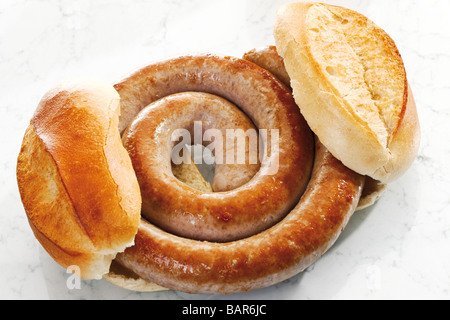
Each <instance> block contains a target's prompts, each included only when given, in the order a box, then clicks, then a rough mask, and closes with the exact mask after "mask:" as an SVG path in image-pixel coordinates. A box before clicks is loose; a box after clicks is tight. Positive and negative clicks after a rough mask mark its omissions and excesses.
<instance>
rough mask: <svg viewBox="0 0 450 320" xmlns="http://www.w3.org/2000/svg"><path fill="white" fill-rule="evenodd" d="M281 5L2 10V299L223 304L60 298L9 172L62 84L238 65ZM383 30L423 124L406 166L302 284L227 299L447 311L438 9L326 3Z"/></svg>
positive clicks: (444, 77)
mask: <svg viewBox="0 0 450 320" xmlns="http://www.w3.org/2000/svg"><path fill="white" fill-rule="evenodd" d="M286 2H288V1H284V0H265V1H259V0H227V1H222V0H220V1H219V0H210V1H206V0H189V1H187V0H170V1H167V0H151V1H145V0H140V1H138V0H133V1H129V0H96V1H89V0H79V1H71V0H2V1H0V91H1V94H0V115H1V117H0V122H1V124H2V128H4V129H5V131H4V133H3V134H2V135H1V136H0V145H1V152H0V174H1V176H0V299H221V298H230V297H227V296H225V297H223V296H204V295H189V294H184V293H179V292H173V291H166V292H158V293H146V294H140V293H132V292H128V291H125V290H122V289H119V288H116V287H114V286H113V285H111V284H109V283H108V282H107V281H105V280H101V281H91V282H88V281H83V282H82V283H81V288H80V289H68V287H67V285H66V280H67V279H68V274H66V273H65V270H63V269H62V268H61V267H59V266H58V265H56V264H55V263H54V262H53V260H52V259H51V258H49V256H48V255H47V254H46V252H45V251H44V250H43V249H42V248H41V247H40V245H39V244H38V242H37V241H36V240H35V238H34V237H33V235H32V232H31V230H30V228H29V226H28V223H27V220H26V216H25V213H24V210H23V207H22V204H21V202H20V198H19V194H18V190H17V185H16V180H15V165H16V157H17V155H18V152H19V148H20V144H21V140H22V137H23V134H24V132H25V128H26V127H27V125H28V122H29V120H30V118H31V115H32V114H33V112H34V109H35V107H36V105H37V103H38V101H39V100H40V98H41V96H42V95H43V94H44V93H45V91H46V90H47V89H49V88H50V87H52V86H53V85H54V84H56V83H58V82H59V81H61V80H64V79H69V78H74V77H96V78H100V79H104V80H106V81H110V82H113V81H115V80H117V79H118V78H121V77H122V76H123V75H124V74H126V73H128V72H130V71H132V70H134V69H136V68H138V67H140V66H142V65H144V64H146V63H148V62H150V61H153V60H157V59H160V58H166V57H170V56H176V55H179V54H182V53H192V52H212V53H219V54H227V55H235V56H241V55H242V54H243V53H244V52H245V51H246V50H248V49H251V48H253V47H260V46H265V45H267V44H272V43H273V38H272V24H273V21H274V17H275V12H276V10H277V8H278V7H279V6H280V5H281V4H283V3H286ZM326 2H330V3H334V4H339V5H345V6H347V7H349V8H351V9H355V10H357V11H360V12H362V13H364V14H366V15H367V16H369V17H370V18H371V19H372V20H374V21H375V22H376V23H377V24H378V25H380V26H381V27H383V28H384V29H385V30H386V31H387V32H388V33H389V34H390V35H391V36H392V38H393V39H394V40H395V41H396V43H397V45H398V47H399V49H400V52H401V53H402V55H403V58H404V61H405V65H406V68H407V72H408V75H409V80H410V83H411V86H412V88H413V91H414V93H415V98H416V101H417V105H418V109H419V116H420V119H421V124H422V132H423V138H422V145H421V148H420V154H419V157H418V159H417V161H416V162H415V163H414V165H413V166H412V167H411V169H410V170H409V171H408V172H407V174H406V175H405V176H403V177H402V178H401V179H399V180H398V181H396V182H394V183H392V184H391V185H389V188H388V191H387V192H386V194H385V195H384V197H383V198H382V199H381V200H380V201H379V202H378V203H377V204H376V205H375V206H374V207H372V208H370V209H367V210H365V211H363V212H361V213H359V214H356V215H355V216H354V217H353V218H352V220H351V221H350V223H349V225H348V227H347V228H346V229H345V231H344V233H343V234H342V236H341V237H340V239H339V240H338V242H337V243H336V245H335V246H334V247H333V248H332V249H331V250H330V251H329V252H328V253H326V255H325V256H324V257H322V259H320V260H319V261H318V262H317V263H316V264H314V265H313V266H312V267H310V268H309V269H308V270H307V271H306V272H304V273H302V274H299V275H298V276H296V277H294V278H292V279H290V280H288V281H285V282H284V283H281V284H279V285H276V286H273V287H270V288H266V289H262V290H258V291H254V292H250V293H244V294H239V295H235V296H232V298H236V299H448V298H450V192H449V190H450V173H449V172H450V170H448V166H449V164H448V162H449V160H450V143H448V142H447V140H448V139H449V137H450V125H449V123H450V106H449V101H450V83H449V80H448V79H449V78H448V75H449V74H450V32H449V27H448V13H449V12H450V2H449V1H447V0H433V1H432V0H414V1H413V0H408V1H406V0H360V1H357V0H336V1H326Z"/></svg>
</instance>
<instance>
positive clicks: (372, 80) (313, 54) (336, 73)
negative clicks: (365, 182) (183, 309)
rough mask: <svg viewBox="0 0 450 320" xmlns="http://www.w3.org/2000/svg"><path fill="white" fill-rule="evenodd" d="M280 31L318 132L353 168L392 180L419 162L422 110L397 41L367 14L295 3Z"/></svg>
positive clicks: (304, 107) (282, 49) (294, 82)
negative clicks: (412, 90)
mask: <svg viewBox="0 0 450 320" xmlns="http://www.w3.org/2000/svg"><path fill="white" fill-rule="evenodd" d="M274 36H275V40H276V44H277V50H278V53H279V54H280V55H281V56H282V57H283V58H284V61H285V66H286V70H287V72H288V74H289V76H290V78H291V86H292V88H293V91H294V96H295V99H296V102H297V104H298V105H299V107H300V109H301V112H302V114H303V116H304V117H305V119H306V120H307V122H308V124H309V125H310V127H311V129H312V130H313V131H314V133H315V134H316V135H317V136H318V137H319V139H320V140H321V142H322V143H323V144H324V145H325V146H326V147H327V148H328V150H330V152H331V153H332V154H333V155H334V156H335V157H336V158H338V159H339V160H341V161H342V162H343V163H344V164H345V165H346V166H347V167H349V168H351V169H352V170H354V171H356V172H358V173H360V174H363V175H367V176H370V177H372V178H373V179H375V180H378V181H381V182H382V183H388V182H390V181H393V180H395V179H396V178H398V177H400V176H401V175H402V174H403V173H404V172H405V171H406V170H407V169H408V168H409V167H410V165H411V163H412V162H413V160H414V159H415V157H416V155H417V152H418V147H419V143H420V125H419V120H418V117H417V110H416V106H415V103H414V99H413V96H412V92H411V90H410V88H409V85H408V81H407V77H406V72H405V68H404V65H403V61H402V58H401V56H400V53H399V52H398V50H397V47H396V45H395V43H394V41H393V40H392V39H391V38H390V37H389V36H388V35H387V34H386V33H385V32H384V31H383V30H382V29H380V28H379V27H378V26H376V25H375V24H374V23H373V22H372V21H370V20H369V19H367V18H366V17H365V16H363V15H361V14H359V13H357V12H355V11H352V10H349V9H345V8H341V7H337V6H331V5H327V4H321V3H308V2H299V3H290V4H287V5H285V6H283V7H282V8H281V9H280V10H279V11H278V15H277V20H276V23H275V26H274Z"/></svg>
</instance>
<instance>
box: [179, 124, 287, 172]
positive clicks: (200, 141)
mask: <svg viewBox="0 0 450 320" xmlns="http://www.w3.org/2000/svg"><path fill="white" fill-rule="evenodd" d="M193 136H194V137H193V139H192V134H191V131H189V130H187V129H176V130H174V131H173V132H172V135H171V141H172V142H177V143H176V144H175V146H174V147H173V150H172V162H173V163H174V164H176V165H180V164H190V163H192V158H191V157H190V153H189V152H186V150H187V148H188V146H191V145H205V143H204V142H205V141H206V142H210V143H209V144H208V145H205V147H206V148H207V149H209V150H210V151H211V152H212V154H213V155H214V160H215V161H214V162H215V164H216V165H221V164H226V165H244V164H249V165H254V164H258V163H261V168H262V170H261V174H263V175H274V174H276V173H277V172H278V169H279V150H280V149H279V148H280V146H279V145H280V134H279V130H278V129H259V130H256V129H248V130H246V131H244V130H243V129H225V130H219V129H211V128H209V129H205V130H204V129H203V123H202V122H201V121H195V122H194V130H193ZM205 159H208V158H207V157H195V164H202V163H203V161H205ZM205 162H206V164H213V163H208V160H206V161H205Z"/></svg>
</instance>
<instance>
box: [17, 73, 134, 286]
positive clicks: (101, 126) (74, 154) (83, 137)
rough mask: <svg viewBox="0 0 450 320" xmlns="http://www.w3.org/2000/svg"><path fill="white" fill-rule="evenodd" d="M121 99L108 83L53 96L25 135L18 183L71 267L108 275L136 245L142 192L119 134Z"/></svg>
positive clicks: (50, 246) (33, 215)
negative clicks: (119, 255) (118, 259)
mask: <svg viewBox="0 0 450 320" xmlns="http://www.w3.org/2000/svg"><path fill="white" fill-rule="evenodd" d="M118 112H119V96H118V94H117V92H115V90H114V89H113V88H112V86H108V85H105V84H101V83H98V82H93V81H88V82H72V83H65V84H62V85H60V86H58V87H56V88H54V89H53V90H51V91H49V92H48V93H47V94H46V95H45V96H44V98H43V99H42V100H41V102H40V104H39V106H38V108H37V110H36V112H35V114H34V117H33V119H32V121H31V124H30V126H29V128H28V130H27V132H26V134H25V137H24V140H23V144H22V149H21V152H20V154H19V157H18V163H17V181H18V186H19V190H20V194H21V197H22V202H23V204H24V208H25V211H26V212H27V216H28V219H29V222H30V225H31V227H32V229H33V231H34V233H35V235H36V237H37V238H38V240H39V241H40V242H41V244H42V245H43V247H44V248H45V249H46V250H47V251H48V252H49V254H50V255H51V256H52V257H53V258H54V259H55V260H56V261H57V262H58V263H59V264H61V265H62V266H63V267H66V268H67V267H68V266H71V265H77V266H78V267H80V271H81V274H80V276H81V277H82V278H85V279H91V278H97V279H98V278H101V276H102V275H103V274H105V273H107V272H108V270H109V264H110V263H111V261H112V259H113V258H114V257H115V255H116V254H117V253H118V252H121V251H123V250H125V248H127V247H128V246H130V245H132V244H133V243H134V236H135V235H136V233H137V229H138V225H139V221H140V205H141V198H140V191H139V185H138V183H137V179H136V177H135V175H134V170H133V168H132V166H131V160H130V159H129V156H128V153H127V152H126V150H125V149H124V148H123V146H122V144H121V139H120V134H119V130H118Z"/></svg>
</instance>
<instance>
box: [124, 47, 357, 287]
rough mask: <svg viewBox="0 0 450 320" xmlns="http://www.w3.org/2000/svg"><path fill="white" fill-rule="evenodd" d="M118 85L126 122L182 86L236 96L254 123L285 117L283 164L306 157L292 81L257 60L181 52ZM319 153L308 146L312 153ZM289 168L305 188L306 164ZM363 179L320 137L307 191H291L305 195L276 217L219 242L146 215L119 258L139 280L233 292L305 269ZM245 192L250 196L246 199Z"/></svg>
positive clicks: (328, 240) (327, 242) (352, 203)
mask: <svg viewBox="0 0 450 320" xmlns="http://www.w3.org/2000/svg"><path fill="white" fill-rule="evenodd" d="M116 89H117V90H118V92H119V94H120V95H121V98H122V110H123V111H122V114H123V117H122V121H121V123H122V125H121V129H122V130H124V129H125V128H126V127H127V126H128V124H129V123H130V122H131V121H132V119H133V118H134V117H135V116H136V115H137V114H138V113H139V112H140V110H141V109H143V108H144V107H145V106H147V105H148V104H150V103H152V102H153V101H155V100H158V99H160V98H162V97H165V96H167V95H170V94H173V93H177V92H180V91H203V92H208V93H213V94H216V95H219V96H221V97H224V98H226V99H228V100H230V101H232V102H233V103H235V104H236V105H238V106H239V107H240V108H241V109H242V110H244V111H245V112H246V113H247V115H249V117H250V118H251V119H252V120H253V122H254V123H255V125H256V126H257V127H258V128H264V125H265V124H266V123H269V122H270V121H272V120H273V122H272V123H271V125H272V126H271V127H269V128H266V129H271V128H276V126H279V127H278V128H279V129H280V130H281V132H283V135H281V134H280V137H281V139H280V140H281V141H280V150H287V152H286V151H285V152H284V154H283V156H282V157H280V168H283V166H284V165H286V164H292V163H296V162H297V161H302V160H306V163H307V162H308V156H307V155H306V154H305V153H304V151H305V149H302V148H304V146H303V147H301V146H299V145H298V144H297V143H298V142H303V144H305V143H306V146H307V145H308V142H307V141H308V139H306V138H305V135H306V133H305V131H304V130H305V127H304V120H303V118H302V117H301V115H300V113H299V109H298V107H297V106H296V105H295V104H294V105H293V104H292V101H293V98H292V94H291V92H290V90H289V89H287V88H286V86H284V85H282V84H281V82H280V81H278V80H277V79H276V78H275V77H274V76H273V75H271V74H270V73H269V72H267V71H266V70H264V69H262V68H260V67H258V66H256V65H255V64H253V63H250V62H247V61H243V60H240V59H234V58H220V57H217V56H211V55H208V56H197V57H192V56H191V57H182V58H178V59H173V60H169V61H166V62H163V63H160V64H154V65H151V66H149V67H147V68H144V69H142V70H140V71H138V72H136V73H135V74H133V75H131V76H130V77H129V78H127V79H125V80H124V81H123V82H121V83H119V84H118V85H116ZM274 106H278V107H276V108H274ZM274 110H277V111H278V110H281V113H277V112H274ZM260 113H261V114H264V113H266V115H264V116H261V115H260ZM268 115H269V116H268ZM286 132H287V133H289V134H286V135H285V133H286ZM302 132H303V133H302ZM299 137H300V138H299ZM293 141H294V142H293ZM306 149H308V147H306ZM289 151H290V152H289ZM313 154H314V152H313V150H310V154H309V156H312V155H313ZM132 158H133V155H132ZM292 168H294V171H292V172H291V175H285V178H284V179H286V182H287V183H288V184H290V185H296V186H297V187H294V188H293V189H296V188H297V189H298V190H300V189H301V188H298V185H299V184H298V181H297V182H295V180H296V179H300V180H302V179H303V178H304V176H305V175H309V174H308V170H307V166H306V168H305V166H304V165H301V166H299V165H297V166H295V165H293V166H292ZM137 171H139V168H137ZM138 176H139V174H138ZM292 177H293V178H292ZM283 183H284V181H283ZM363 184H364V178H363V177H362V176H360V175H358V174H356V173H355V172H353V171H351V170H349V169H347V168H346V167H344V166H343V165H342V164H341V163H340V162H339V161H338V160H336V159H335V158H334V157H333V156H332V155H331V154H330V153H329V152H328V151H327V150H326V149H325V148H324V147H323V145H322V144H321V143H320V142H319V141H316V146H315V161H314V167H313V171H312V177H311V179H310V181H309V183H308V185H307V188H306V191H305V193H304V194H303V195H302V196H301V194H297V195H296V196H295V195H294V196H292V198H291V199H294V198H295V197H297V199H298V198H299V197H300V196H301V199H300V201H299V202H298V203H297V204H296V205H294V206H293V209H292V210H291V211H290V212H289V213H288V214H287V216H286V217H285V218H284V219H282V220H281V221H280V222H278V223H277V224H275V225H274V226H272V227H270V228H268V229H266V230H264V231H261V232H258V233H257V234H255V235H251V236H247V237H245V238H242V239H238V240H235V241H229V242H225V243H218V242H211V241H198V240H192V239H188V238H185V237H180V236H177V235H174V234H171V233H168V232H166V231H164V230H163V229H160V228H158V227H156V226H155V225H153V224H151V223H149V222H147V221H146V220H142V222H141V225H140V227H139V231H138V234H137V236H136V238H135V245H134V246H133V247H131V248H128V249H127V250H126V251H125V252H124V253H121V254H119V255H118V256H117V258H116V260H117V261H118V262H119V263H120V264H121V265H123V266H124V267H126V268H129V269H130V270H132V271H134V272H135V273H136V274H137V275H139V276H140V277H142V278H143V279H146V280H148V281H152V282H155V283H157V284H159V285H161V286H164V287H167V288H171V289H175V290H180V291H185V292H191V293H221V294H230V293H235V292H242V291H248V290H253V289H257V288H262V287H266V286H269V285H272V284H275V283H278V282H280V281H283V280H285V279H287V278H289V277H291V276H293V275H295V274H296V273H298V272H300V271H302V270H304V269H305V268H306V267H308V266H309V265H310V264H311V263H313V262H315V261H316V260H317V259H318V258H319V257H320V256H321V255H322V254H324V253H325V252H326V251H327V249H328V248H329V247H330V246H331V245H332V244H333V243H334V242H335V240H336V239H337V237H338V235H339V234H340V232H341V231H342V230H343V228H344V227H345V225H346V224H347V222H348V220H349V219H350V217H351V215H352V214H353V212H354V210H355V208H356V206H357V204H358V200H359V197H360V194H361V190H362V186H363ZM169 188H170V186H169ZM237 190H239V188H238V189H237ZM255 191H256V192H257V191H258V190H255ZM261 196H262V198H261V199H263V198H264V197H263V194H261ZM274 198H276V196H275V197H274ZM270 200H276V199H270ZM242 201H243V202H242V203H245V199H242ZM199 205H201V204H199Z"/></svg>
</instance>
